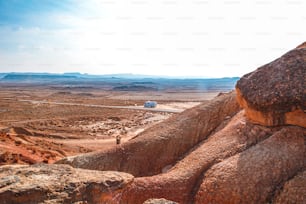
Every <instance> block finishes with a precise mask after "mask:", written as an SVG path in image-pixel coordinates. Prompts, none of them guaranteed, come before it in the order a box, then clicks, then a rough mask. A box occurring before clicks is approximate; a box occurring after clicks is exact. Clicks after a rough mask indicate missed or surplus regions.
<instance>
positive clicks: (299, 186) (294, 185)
mask: <svg viewBox="0 0 306 204" xmlns="http://www.w3.org/2000/svg"><path fill="white" fill-rule="evenodd" d="M305 201H306V171H303V172H300V173H299V174H297V175H296V176H295V177H294V178H293V179H291V180H289V181H288V182H286V183H285V185H284V186H283V188H282V190H281V191H280V193H279V194H278V195H277V196H276V197H275V198H274V201H273V203H276V204H283V203H305Z"/></svg>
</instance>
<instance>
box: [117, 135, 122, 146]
mask: <svg viewBox="0 0 306 204" xmlns="http://www.w3.org/2000/svg"><path fill="white" fill-rule="evenodd" d="M120 142H121V136H120V135H117V136H116V144H117V145H119V144H120Z"/></svg>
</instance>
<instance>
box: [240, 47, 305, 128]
mask: <svg viewBox="0 0 306 204" xmlns="http://www.w3.org/2000/svg"><path fill="white" fill-rule="evenodd" d="M305 44H306V43H303V44H302V45H300V46H298V47H297V48H296V49H293V50H291V51H289V52H288V53H286V54H284V55H283V56H281V57H280V58H278V59H276V60H274V61H273V62H271V63H269V64H266V65H264V66H262V67H260V68H258V69H257V70H255V71H254V72H251V73H249V74H246V75H244V76H243V77H242V78H241V79H240V80H239V81H238V82H237V84H236V91H237V96H238V97H237V99H238V102H239V104H240V105H241V106H242V107H243V108H244V109H245V111H246V115H247V117H248V118H249V119H251V120H253V121H254V122H257V123H259V124H262V125H267V126H275V125H285V124H291V125H299V126H302V127H306V113H305V112H306V88H305V87H306V45H305Z"/></svg>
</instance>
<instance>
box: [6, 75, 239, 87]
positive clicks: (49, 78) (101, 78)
mask: <svg viewBox="0 0 306 204" xmlns="http://www.w3.org/2000/svg"><path fill="white" fill-rule="evenodd" d="M238 79H239V78H238V77H232V78H173V77H159V76H149V75H135V74H111V75H89V74H81V73H78V72H75V73H74V72H73V73H64V74H53V73H0V83H26V84H36V83H38V84H44V85H48V84H53V85H54V84H56V86H57V88H58V89H70V90H71V89H76V88H80V87H84V86H85V87H91V88H97V89H101V88H104V89H108V90H113V91H156V90H167V89H172V90H173V89H175V90H182V91H184V90H195V91H229V90H232V89H234V87H235V84H236V82H237V80H238Z"/></svg>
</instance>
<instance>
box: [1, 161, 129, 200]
mask: <svg viewBox="0 0 306 204" xmlns="http://www.w3.org/2000/svg"><path fill="white" fill-rule="evenodd" d="M132 181H133V176H132V175H130V174H127V173H121V172H110V171H108V172H100V171H92V170H84V169H74V168H72V167H70V166H68V165H47V164H36V165H33V166H28V165H10V166H9V165H7V166H2V167H0V203H1V204H14V203H16V204H17V203H23V204H32V203H76V202H81V203H114V204H115V203H118V202H119V201H118V199H119V200H120V198H118V197H114V196H112V194H113V193H114V192H116V193H117V195H118V194H119V192H120V191H121V189H122V188H124V187H125V186H126V185H127V184H129V183H131V182H132Z"/></svg>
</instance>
